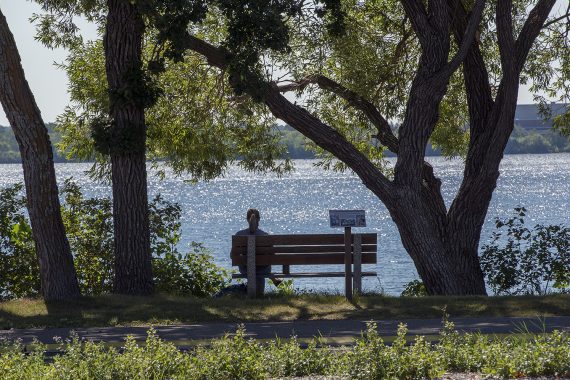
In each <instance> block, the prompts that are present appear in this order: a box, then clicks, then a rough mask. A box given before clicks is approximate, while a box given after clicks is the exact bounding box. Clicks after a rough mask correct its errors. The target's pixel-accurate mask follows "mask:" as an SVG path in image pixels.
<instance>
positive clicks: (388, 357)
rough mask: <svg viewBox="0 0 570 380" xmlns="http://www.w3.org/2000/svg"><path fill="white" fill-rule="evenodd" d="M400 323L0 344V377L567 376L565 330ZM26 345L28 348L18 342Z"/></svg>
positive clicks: (569, 338) (569, 355)
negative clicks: (392, 331)
mask: <svg viewBox="0 0 570 380" xmlns="http://www.w3.org/2000/svg"><path fill="white" fill-rule="evenodd" d="M406 332H407V331H406V327H405V326H403V325H402V326H400V328H399V330H398V335H397V337H396V339H395V340H394V342H393V344H392V345H391V346H390V345H386V344H384V342H383V341H382V339H381V338H380V336H379V335H378V333H377V331H376V326H375V325H373V324H370V325H369V326H368V330H367V332H366V333H365V334H364V335H363V336H362V337H361V338H360V339H357V341H356V342H355V345H354V346H351V347H340V348H336V347H335V348H331V347H327V346H322V344H320V343H319V342H318V339H314V340H313V341H312V342H310V343H309V344H308V347H307V348H306V349H304V348H302V347H301V344H300V342H298V341H297V340H296V339H295V338H293V339H290V340H287V341H284V340H275V341H271V342H268V343H260V342H258V341H255V340H253V339H250V338H248V337H247V333H246V331H245V330H244V329H243V327H241V328H239V329H238V331H237V332H236V333H235V334H234V335H226V336H224V337H223V338H221V339H215V340H212V341H211V342H210V344H209V345H208V346H198V347H196V348H194V349H191V350H189V351H186V352H182V351H181V350H179V349H178V348H177V347H176V346H175V345H174V344H173V343H169V342H164V341H162V340H161V339H160V338H158V337H157V336H156V334H155V332H154V331H153V330H150V331H149V333H148V337H147V340H146V342H144V344H139V343H137V342H135V341H134V340H133V339H131V338H129V339H127V342H126V343H125V344H124V346H123V347H122V348H121V351H120V352H119V350H117V349H115V348H113V347H105V346H104V345H103V344H101V343H93V342H85V341H81V340H79V339H78V338H76V337H73V338H72V339H71V340H70V341H68V342H63V343H62V344H61V346H60V352H61V354H60V355H57V356H55V357H53V358H52V359H51V360H49V361H47V362H44V357H43V352H44V348H43V347H41V346H36V347H32V349H31V350H26V351H24V350H23V347H22V346H21V345H19V344H17V343H16V344H9V345H7V346H0V379H125V380H126V379H188V380H210V379H212V380H215V379H267V378H277V377H283V376H287V377H293V376H315V375H332V376H340V377H343V378H344V377H349V378H351V379H362V380H368V379H370V380H372V379H407V380H408V379H434V378H438V377H440V376H441V375H442V374H443V373H444V372H466V371H469V372H476V373H480V374H482V375H484V376H492V377H494V378H496V377H504V378H520V377H531V376H532V377H539V376H552V377H556V378H563V377H568V376H570V350H568V347H569V345H570V334H568V332H559V331H555V332H553V333H552V334H539V335H526V336H523V337H521V336H514V337H513V336H509V337H506V338H500V337H490V336H484V335H481V334H459V333H457V331H455V329H454V326H453V324H451V323H448V322H446V325H445V328H444V329H443V332H442V333H441V336H440V340H439V342H437V343H434V344H429V343H427V342H426V341H425V340H424V339H423V338H422V337H418V338H415V340H413V341H410V343H407V342H408V339H407V336H406ZM26 348H28V347H26Z"/></svg>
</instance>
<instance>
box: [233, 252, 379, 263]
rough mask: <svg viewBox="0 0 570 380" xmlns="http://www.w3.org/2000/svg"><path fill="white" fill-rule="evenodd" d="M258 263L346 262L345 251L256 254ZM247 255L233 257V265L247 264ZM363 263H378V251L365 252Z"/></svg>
mask: <svg viewBox="0 0 570 380" xmlns="http://www.w3.org/2000/svg"><path fill="white" fill-rule="evenodd" d="M255 263H256V265H284V264H285V265H313V264H344V253H317V254H310V253H296V254H277V255H256V257H255ZM245 264H246V256H236V257H232V265H245ZM362 264H376V252H364V253H363V254H362Z"/></svg>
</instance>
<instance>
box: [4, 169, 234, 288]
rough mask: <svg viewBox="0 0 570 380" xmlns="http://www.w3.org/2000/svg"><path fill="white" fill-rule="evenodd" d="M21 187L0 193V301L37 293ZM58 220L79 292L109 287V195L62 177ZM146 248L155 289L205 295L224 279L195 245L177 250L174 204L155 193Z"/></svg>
mask: <svg viewBox="0 0 570 380" xmlns="http://www.w3.org/2000/svg"><path fill="white" fill-rule="evenodd" d="M20 191H21V185H17V186H14V187H11V188H7V189H4V190H2V191H1V192H0V201H2V202H1V203H0V273H2V274H3V275H2V277H1V278H0V299H8V298H20V297H33V296H36V295H38V294H39V291H40V284H39V269H38V263H37V258H36V254H35V247H34V243H33V239H32V235H31V229H30V226H29V222H28V220H27V217H26V215H25V212H24V204H25V200H24V198H23V197H20V196H18V194H19V192H20ZM62 196H63V198H64V203H63V205H62V218H63V222H64V225H65V228H66V232H67V237H68V240H69V243H70V246H71V251H72V253H73V257H74V264H75V270H76V272H77V277H78V280H79V285H80V288H81V293H82V294H84V295H98V294H104V293H109V292H111V290H112V287H113V285H112V282H113V278H114V245H113V244H114V243H113V215H112V203H111V200H110V199H109V198H85V197H84V196H83V194H82V193H81V188H80V187H79V186H78V185H77V184H76V183H75V182H73V181H72V180H70V179H68V180H66V181H65V184H64V186H63V188H62ZM149 213H150V215H149V219H150V237H151V252H152V255H153V271H154V280H155V285H156V289H157V290H158V291H160V292H166V293H169V294H176V295H184V296H188V295H194V296H198V297H206V296H211V295H213V294H215V293H216V292H218V291H219V290H220V289H221V288H223V287H224V286H225V285H226V284H227V283H228V281H229V273H228V272H227V271H226V270H225V269H223V268H220V267H218V266H216V265H215V264H214V263H213V258H212V256H211V255H210V254H209V253H208V251H207V250H206V249H205V248H204V247H203V246H202V245H201V244H198V243H195V242H193V243H192V251H191V252H189V253H186V254H183V253H180V252H179V251H178V248H177V244H178V242H179V241H180V213H181V210H180V206H179V205H177V204H173V203H171V202H168V201H165V200H164V199H163V198H162V197H161V196H160V195H158V196H156V197H155V198H154V199H153V200H152V202H150V204H149Z"/></svg>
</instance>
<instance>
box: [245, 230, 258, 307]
mask: <svg viewBox="0 0 570 380" xmlns="http://www.w3.org/2000/svg"><path fill="white" fill-rule="evenodd" d="M256 277H257V276H256V268H255V235H251V236H248V237H247V296H248V297H250V298H255V295H256V293H257V291H256V289H257V286H256V281H257V279H256Z"/></svg>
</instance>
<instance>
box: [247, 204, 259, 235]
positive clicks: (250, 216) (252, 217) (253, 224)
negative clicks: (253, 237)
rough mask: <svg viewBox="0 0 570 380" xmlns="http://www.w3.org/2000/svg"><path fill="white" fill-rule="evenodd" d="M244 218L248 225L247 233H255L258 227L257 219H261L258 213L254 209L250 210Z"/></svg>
mask: <svg viewBox="0 0 570 380" xmlns="http://www.w3.org/2000/svg"><path fill="white" fill-rule="evenodd" d="M246 218H247V222H248V223H249V232H250V233H254V232H255V231H257V227H258V226H259V219H261V216H259V211H258V210H257V209H254V208H250V209H249V210H247V215H246Z"/></svg>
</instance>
